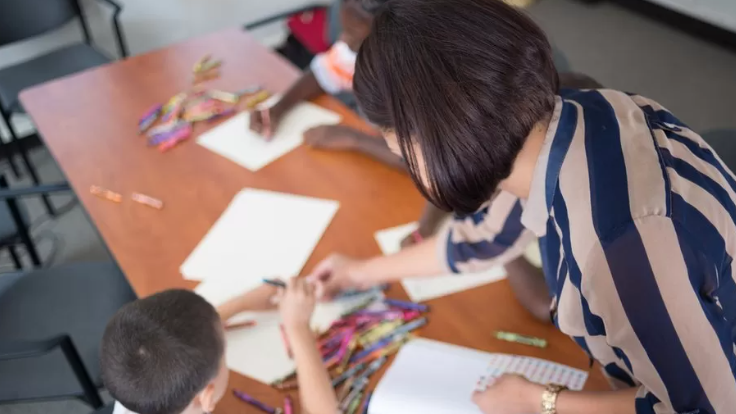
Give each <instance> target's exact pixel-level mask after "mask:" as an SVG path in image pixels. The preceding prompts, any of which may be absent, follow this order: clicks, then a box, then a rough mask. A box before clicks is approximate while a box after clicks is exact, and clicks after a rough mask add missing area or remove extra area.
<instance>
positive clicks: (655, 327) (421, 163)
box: [310, 0, 736, 414]
mask: <svg viewBox="0 0 736 414" xmlns="http://www.w3.org/2000/svg"><path fill="white" fill-rule="evenodd" d="M632 65H635V62H632ZM663 70H666V68H663ZM558 83H559V79H558V74H557V72H556V71H555V68H554V65H553V63H552V53H551V50H550V45H549V43H548V41H547V39H546V37H545V35H544V33H543V32H542V30H541V29H540V28H539V27H538V26H537V25H536V24H535V23H534V22H532V21H531V20H530V19H529V18H528V17H527V16H525V15H524V14H523V13H521V12H519V11H518V10H515V9H513V8H511V7H509V6H507V5H505V4H504V3H503V2H501V1H498V0H400V1H389V2H387V3H386V4H385V6H384V7H383V8H382V10H380V11H379V12H378V14H377V15H376V17H375V19H374V22H373V25H372V29H371V33H370V34H369V35H368V37H367V38H366V39H365V41H364V42H363V44H362V47H361V49H360V51H359V53H358V57H357V63H356V73H355V78H354V85H353V86H354V91H355V93H356V96H357V98H358V101H359V104H360V106H361V108H362V109H363V111H364V112H365V114H366V116H367V117H368V118H369V119H370V120H371V121H372V122H373V123H374V124H376V125H377V126H378V127H380V129H381V130H382V133H383V135H384V138H385V139H386V142H387V143H388V145H389V146H390V147H391V148H392V150H393V151H394V152H395V153H397V154H400V155H401V156H402V157H403V158H404V159H405V160H406V161H407V164H408V166H409V169H410V172H411V174H412V177H413V178H414V181H415V182H416V184H417V186H418V187H419V189H420V190H421V191H422V192H423V194H424V195H425V196H426V197H427V198H428V199H429V200H431V201H432V202H433V203H434V204H436V205H437V206H439V207H441V208H443V209H445V210H448V211H453V212H455V219H454V222H453V224H452V225H451V226H450V227H449V229H447V230H446V232H444V233H441V234H438V235H436V236H434V237H431V238H428V239H426V240H425V241H424V242H422V243H419V244H417V245H415V246H411V247H409V248H407V249H404V250H402V251H401V252H399V253H397V254H395V255H392V256H386V257H375V258H371V259H367V260H357V259H351V258H348V257H345V256H340V255H335V256H332V257H330V258H328V259H326V260H325V261H324V262H322V263H321V264H319V265H318V266H317V267H316V268H315V270H314V271H313V273H312V275H311V276H310V277H311V278H314V279H321V280H323V281H324V282H325V285H326V288H327V290H328V291H331V292H334V291H336V290H338V289H342V288H347V287H367V286H370V285H373V284H378V283H381V282H386V281H395V280H399V279H402V278H407V277H413V276H426V275H432V274H441V273H442V272H444V271H446V270H451V271H453V272H465V271H471V270H477V269H480V268H486V267H489V266H493V265H494V264H497V263H504V262H506V261H508V260H510V259H512V258H514V257H517V256H519V255H520V254H521V252H522V251H523V250H524V247H525V246H526V245H527V244H528V243H529V242H531V241H532V240H534V236H537V237H539V238H540V241H539V243H540V250H541V253H542V259H543V270H544V276H545V277H544V281H545V282H546V283H541V284H540V283H537V282H539V280H540V279H538V278H533V277H530V278H528V279H527V280H517V281H516V282H515V283H520V284H521V285H524V286H525V287H527V288H528V287H530V286H531V287H532V289H527V293H528V292H533V295H532V296H533V300H535V301H537V302H538V303H539V304H541V306H544V307H546V308H547V309H549V310H550V316H551V319H552V320H553V321H554V323H555V324H556V326H557V327H559V329H560V330H561V331H562V332H564V333H566V334H568V335H570V336H571V337H572V338H573V339H574V340H575V341H576V342H577V343H578V344H579V345H580V346H581V347H582V348H583V350H584V351H585V352H586V353H588V355H590V357H591V358H592V359H595V360H597V361H598V362H599V363H600V364H601V365H602V366H603V368H604V370H605V372H606V374H608V376H609V378H611V382H612V383H614V384H615V385H617V386H618V387H619V388H620V389H619V390H615V391H610V392H572V391H567V390H563V389H561V388H560V387H557V386H555V385H549V386H547V387H544V386H540V385H536V384H532V383H530V382H529V381H527V380H526V379H523V378H521V377H513V376H505V377H502V378H500V379H498V380H497V381H496V382H495V383H494V384H493V385H492V386H491V387H490V388H489V389H488V390H487V391H485V392H482V393H477V394H476V395H475V396H474V401H475V402H476V403H477V404H478V406H479V407H480V409H481V410H482V411H483V412H484V413H487V414H490V413H494V414H509V413H519V414H527V413H531V412H540V411H541V412H542V413H543V414H555V413H557V414H578V413H581V414H582V413H585V414H588V413H615V414H623V413H635V412H636V413H658V414H659V413H668V414H669V413H672V414H674V413H700V414H705V413H732V412H734V410H736V408H734V407H736V379H735V375H734V374H735V373H736V356H735V354H734V350H735V349H736V346H735V345H734V338H735V332H736V283H734V278H733V268H732V266H731V262H732V258H733V257H734V256H735V255H736V177H734V175H733V173H731V171H730V170H729V169H728V168H727V167H726V166H725V165H724V164H723V163H722V162H721V160H720V158H719V157H718V156H717V155H716V154H715V152H714V151H713V150H712V149H711V148H710V147H709V146H708V144H707V143H705V141H703V139H702V138H701V137H700V136H699V135H698V134H696V133H695V132H693V131H692V130H691V129H689V128H688V127H687V126H686V125H685V124H683V123H682V122H681V121H679V120H678V119H677V118H676V117H675V116H674V115H672V114H671V113H670V112H668V111H667V110H666V109H665V108H664V107H662V106H661V105H660V104H658V103H657V102H655V101H653V100H650V99H647V98H645V97H642V96H639V95H634V94H626V93H622V92H618V91H614V90H606V89H598V90H559V88H558ZM526 299H527V300H528V299H529V298H528V297H527V298H526Z"/></svg>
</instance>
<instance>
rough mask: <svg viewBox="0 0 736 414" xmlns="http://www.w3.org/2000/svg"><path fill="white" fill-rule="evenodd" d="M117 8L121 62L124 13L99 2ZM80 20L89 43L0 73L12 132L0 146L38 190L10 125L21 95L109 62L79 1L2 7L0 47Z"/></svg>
mask: <svg viewBox="0 0 736 414" xmlns="http://www.w3.org/2000/svg"><path fill="white" fill-rule="evenodd" d="M99 1H101V2H104V3H106V4H108V5H109V6H111V7H112V8H113V14H112V22H111V23H112V26H113V29H114V31H115V36H116V41H117V47H118V50H119V52H120V55H121V57H125V56H127V54H128V51H127V47H126V45H125V41H124V39H123V35H122V31H121V29H120V23H119V20H118V16H119V14H120V12H121V10H122V8H121V6H120V5H119V4H118V3H116V2H115V0H99ZM75 18H77V19H79V22H80V26H81V28H82V33H83V35H84V42H81V43H76V44H72V45H69V46H66V47H63V48H61V49H57V50H54V51H52V52H49V53H46V54H44V55H41V56H38V57H36V58H33V59H31V60H28V61H25V62H21V63H19V64H16V65H13V66H9V67H6V68H3V69H0V116H1V117H2V120H3V122H5V125H7V126H8V129H9V130H10V145H9V146H7V147H6V146H5V145H4V144H3V143H2V140H0V150H3V151H2V153H4V155H6V156H7V158H8V160H9V163H10V167H11V168H12V170H13V174H14V175H15V176H16V177H19V176H20V169H19V168H18V166H17V165H16V164H15V161H14V160H13V156H12V154H13V153H18V154H19V155H20V158H21V160H22V162H23V165H24V167H25V169H26V171H27V172H28V175H29V176H30V177H31V179H32V180H33V183H34V184H39V182H40V181H39V178H38V174H37V173H36V170H35V169H34V168H33V166H32V165H31V163H30V161H29V159H28V155H27V154H26V152H25V151H24V149H23V144H22V143H21V142H20V141H19V140H18V136H17V133H16V132H15V130H14V129H13V126H12V124H11V122H10V119H11V117H12V115H13V114H17V113H23V112H24V110H23V107H22V105H21V103H20V101H19V98H18V96H19V94H20V92H21V91H22V90H23V89H26V88H29V87H31V86H34V85H38V84H41V83H44V82H46V81H49V80H52V79H56V78H60V77H62V76H67V75H71V74H73V73H76V72H80V71H83V70H85V69H89V68H92V67H95V66H100V65H102V64H105V63H108V62H110V61H111V60H112V59H110V58H109V57H108V56H106V55H105V54H103V53H101V52H100V51H98V50H97V49H96V48H95V47H94V46H93V42H92V37H91V35H90V30H89V27H88V25H87V20H86V18H85V16H84V13H83V12H82V9H81V7H80V5H79V0H20V1H0V46H5V45H8V44H11V43H14V42H17V41H20V40H24V39H28V38H31V37H33V36H36V35H40V34H43V33H46V32H49V31H52V30H54V29H57V28H59V27H61V26H62V25H64V24H66V23H68V22H69V21H71V20H73V19H75ZM42 199H43V202H44V205H45V207H46V209H47V210H48V212H49V213H50V214H53V213H54V208H53V206H52V205H51V203H50V201H49V199H48V197H46V196H45V195H42Z"/></svg>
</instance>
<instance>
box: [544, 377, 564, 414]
mask: <svg viewBox="0 0 736 414" xmlns="http://www.w3.org/2000/svg"><path fill="white" fill-rule="evenodd" d="M566 389H567V387H566V386H564V385H560V384H547V388H545V390H544V392H543V393H542V413H541V414H557V396H558V395H560V392H562V391H564V390H566Z"/></svg>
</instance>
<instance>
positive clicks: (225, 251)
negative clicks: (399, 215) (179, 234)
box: [180, 188, 339, 288]
mask: <svg viewBox="0 0 736 414" xmlns="http://www.w3.org/2000/svg"><path fill="white" fill-rule="evenodd" d="M338 207H339V203H338V202H337V201H333V200H323V199H318V198H311V197H303V196H297V195H292V194H284V193H276V192H272V191H265V190H257V189H253V188H246V189H244V190H242V191H241V192H240V193H238V194H237V195H236V196H235V198H233V201H232V202H231V203H230V205H229V206H228V207H227V209H226V210H225V212H224V213H223V214H222V216H220V218H219V219H218V220H217V222H216V223H215V224H214V225H213V226H212V228H211V229H210V231H209V232H208V233H207V234H206V235H205V236H204V238H203V239H202V241H201V242H200V243H199V245H198V246H197V247H196V248H195V249H194V251H192V253H191V254H190V255H189V257H188V258H187V259H186V260H185V261H184V263H183V264H182V265H181V268H180V270H181V273H182V275H183V276H184V278H185V279H189V280H204V279H206V278H209V277H217V278H230V279H233V280H236V279H237V280H241V279H242V280H247V281H249V282H250V285H248V287H249V288H254V287H256V286H258V285H260V284H261V283H262V282H261V280H262V279H263V278H271V277H282V278H283V277H291V276H295V275H298V274H299V272H300V271H301V269H302V267H304V264H305V263H306V262H307V260H308V259H309V256H310V255H311V254H312V251H313V250H314V247H315V246H316V245H317V243H318V242H319V240H320V238H321V237H322V234H323V233H324V231H325V229H327V226H328V225H329V224H330V221H331V220H332V217H333V216H334V215H335V213H336V212H337V209H338Z"/></svg>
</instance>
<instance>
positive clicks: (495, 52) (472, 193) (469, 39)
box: [353, 0, 559, 213]
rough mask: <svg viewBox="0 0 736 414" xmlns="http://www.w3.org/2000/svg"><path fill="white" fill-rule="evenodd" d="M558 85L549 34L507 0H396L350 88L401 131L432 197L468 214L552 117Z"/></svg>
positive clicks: (383, 12)
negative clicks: (421, 164)
mask: <svg viewBox="0 0 736 414" xmlns="http://www.w3.org/2000/svg"><path fill="white" fill-rule="evenodd" d="M558 82H559V81H558V75H557V71H556V69H555V67H554V63H553V61H552V50H551V47H550V45H549V42H548V41H547V38H546V36H545V35H544V32H543V31H542V30H541V29H540V28H539V27H538V26H537V25H536V24H535V23H534V22H533V21H532V20H531V19H530V18H529V17H527V16H526V15H525V14H523V13H522V12H521V11H519V10H516V9H514V8H513V7H511V6H508V5H507V4H505V3H504V2H503V1H500V0H395V1H387V2H385V4H383V5H382V7H381V8H380V10H378V12H377V14H376V17H375V19H374V20H373V26H372V29H371V33H370V35H368V37H367V38H366V39H365V40H364V41H363V44H362V46H361V48H360V50H359V52H358V58H357V62H356V70H355V78H354V82H353V88H354V91H355V95H356V97H357V99H358V103H359V104H360V107H361V108H362V110H363V111H364V113H365V115H366V116H367V118H368V119H369V120H370V121H371V122H373V123H374V124H377V125H378V126H379V127H381V128H382V129H384V130H390V131H393V132H395V134H396V136H397V139H398V142H399V145H400V147H401V153H402V155H403V157H404V159H405V160H406V162H407V164H408V165H409V170H410V172H411V175H412V178H413V179H414V181H415V183H416V184H417V186H418V187H419V189H420V190H421V191H422V192H423V194H424V195H425V197H427V198H428V199H429V200H431V201H432V202H433V203H434V204H435V205H437V206H438V207H440V208H443V209H445V210H453V211H455V212H458V213H470V212H473V211H475V210H477V209H478V208H479V207H480V205H481V204H482V203H484V202H485V201H487V200H488V199H490V197H491V196H492V194H493V192H494V191H495V190H496V187H497V186H498V183H499V182H500V181H501V180H503V179H505V178H507V177H508V176H509V175H510V174H511V167H512V165H513V162H514V160H515V159H516V157H517V155H518V154H519V151H520V150H521V147H522V146H523V144H524V142H525V139H526V137H527V136H528V135H529V133H530V132H531V131H532V128H533V127H534V126H535V125H536V124H537V123H538V122H540V121H542V120H545V118H549V117H550V116H551V114H552V111H553V110H554V105H555V95H556V93H557V89H558ZM415 145H416V146H418V148H419V149H420V151H421V154H422V156H423V157H424V161H425V164H426V173H427V178H428V181H429V182H428V183H427V184H428V185H427V186H428V187H429V188H425V185H424V184H422V181H421V178H420V177H421V175H420V174H419V171H418V168H419V167H418V165H417V155H416V149H415Z"/></svg>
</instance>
